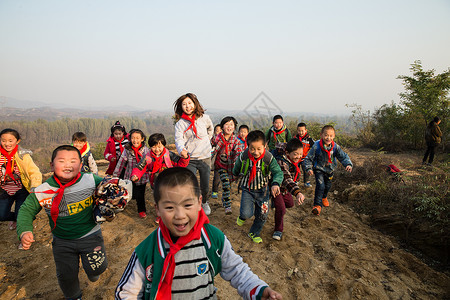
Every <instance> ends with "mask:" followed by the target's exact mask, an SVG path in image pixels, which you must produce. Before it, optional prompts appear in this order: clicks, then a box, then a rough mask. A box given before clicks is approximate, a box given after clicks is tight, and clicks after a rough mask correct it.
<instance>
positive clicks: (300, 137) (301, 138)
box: [298, 133, 308, 141]
mask: <svg viewBox="0 0 450 300" xmlns="http://www.w3.org/2000/svg"><path fill="white" fill-rule="evenodd" d="M307 135H308V133H305V135H304V136H300V135H298V139H299V140H300V141H303V139H304V138H305V137H306V136H307Z"/></svg>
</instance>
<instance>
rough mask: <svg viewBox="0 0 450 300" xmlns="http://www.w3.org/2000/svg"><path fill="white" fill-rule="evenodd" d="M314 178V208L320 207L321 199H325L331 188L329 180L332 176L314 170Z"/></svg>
mask: <svg viewBox="0 0 450 300" xmlns="http://www.w3.org/2000/svg"><path fill="white" fill-rule="evenodd" d="M314 175H315V176H316V191H315V194H314V206H315V205H319V206H320V207H322V198H326V197H327V195H328V192H329V191H330V188H331V179H333V174H327V173H325V172H322V171H320V170H314Z"/></svg>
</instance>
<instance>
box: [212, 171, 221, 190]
mask: <svg viewBox="0 0 450 300" xmlns="http://www.w3.org/2000/svg"><path fill="white" fill-rule="evenodd" d="M219 185H220V176H219V170H217V169H216V168H214V177H213V184H212V191H213V193H217V192H219Z"/></svg>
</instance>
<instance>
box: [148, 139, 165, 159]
mask: <svg viewBox="0 0 450 300" xmlns="http://www.w3.org/2000/svg"><path fill="white" fill-rule="evenodd" d="M150 149H151V150H152V152H153V154H155V155H156V156H160V155H161V153H162V152H163V151H164V145H163V144H162V143H161V142H158V144H156V145H153V146H152V147H151V148H150Z"/></svg>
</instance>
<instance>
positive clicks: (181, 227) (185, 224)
mask: <svg viewBox="0 0 450 300" xmlns="http://www.w3.org/2000/svg"><path fill="white" fill-rule="evenodd" d="M187 225H188V223H184V224H174V226H175V228H176V229H177V230H178V231H184V230H185V229H186V227H187Z"/></svg>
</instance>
